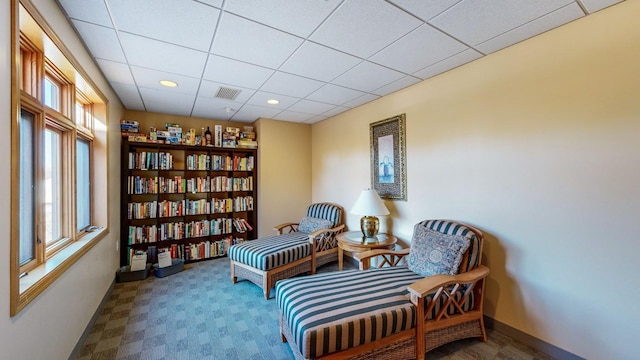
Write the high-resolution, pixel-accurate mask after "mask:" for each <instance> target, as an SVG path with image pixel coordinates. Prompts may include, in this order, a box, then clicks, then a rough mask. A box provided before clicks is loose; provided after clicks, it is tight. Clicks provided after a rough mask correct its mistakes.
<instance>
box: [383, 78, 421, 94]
mask: <svg viewBox="0 0 640 360" xmlns="http://www.w3.org/2000/svg"><path fill="white" fill-rule="evenodd" d="M420 81H422V80H421V79H418V78H416V77H413V76H405V77H403V78H402V79H399V80H396V81H394V82H392V83H390V84H387V85H385V86H383V87H381V88H378V89H375V90H373V91H372V93H374V94H376V95H380V96H384V95H387V94H391V93H393V92H396V91H398V90H400V89H403V88H406V87H408V86H411V85H413V84H416V83H419V82H420Z"/></svg>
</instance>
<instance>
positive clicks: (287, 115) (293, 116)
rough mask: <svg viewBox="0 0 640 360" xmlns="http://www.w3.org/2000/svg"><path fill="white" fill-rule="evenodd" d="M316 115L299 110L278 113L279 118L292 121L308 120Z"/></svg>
mask: <svg viewBox="0 0 640 360" xmlns="http://www.w3.org/2000/svg"><path fill="white" fill-rule="evenodd" d="M314 116H315V115H311V114H305V113H301V112H297V111H290V110H284V111H282V112H281V113H279V114H278V115H277V117H278V120H283V121H291V122H306V121H307V120H309V119H311V118H312V117H314Z"/></svg>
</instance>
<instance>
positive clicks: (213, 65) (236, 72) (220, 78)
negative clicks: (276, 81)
mask: <svg viewBox="0 0 640 360" xmlns="http://www.w3.org/2000/svg"><path fill="white" fill-rule="evenodd" d="M274 72H275V71H274V70H272V69H268V68H265V67H262V66H257V65H252V64H248V63H245V62H242V61H238V60H233V59H227V58H223V57H221V56H216V55H209V60H207V67H206V68H205V70H204V74H203V76H202V77H203V79H206V80H211V81H215V82H220V83H223V84H230V85H231V84H233V86H240V87H246V88H251V89H259V88H260V86H262V84H264V83H265V81H267V79H269V77H271V75H273V73H274Z"/></svg>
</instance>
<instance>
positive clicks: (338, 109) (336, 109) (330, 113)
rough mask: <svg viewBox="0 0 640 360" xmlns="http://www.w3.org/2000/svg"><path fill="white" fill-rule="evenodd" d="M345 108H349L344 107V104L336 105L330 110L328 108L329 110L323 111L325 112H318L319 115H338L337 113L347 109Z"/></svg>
mask: <svg viewBox="0 0 640 360" xmlns="http://www.w3.org/2000/svg"><path fill="white" fill-rule="evenodd" d="M347 110H349V108H348V107H344V106H336V107H334V108H333V109H331V110H329V111H327V112H325V113H322V114H320V115H321V116H327V117H331V116H336V115H338V114H340V113H343V112H345V111H347Z"/></svg>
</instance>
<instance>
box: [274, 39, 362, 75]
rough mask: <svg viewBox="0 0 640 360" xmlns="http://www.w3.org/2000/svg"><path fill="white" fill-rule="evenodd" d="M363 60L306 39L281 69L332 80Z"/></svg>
mask: <svg viewBox="0 0 640 360" xmlns="http://www.w3.org/2000/svg"><path fill="white" fill-rule="evenodd" d="M360 62H362V60H361V59H359V58H357V57H355V56H351V55H348V54H345V53H343V52H340V51H337V50H333V49H330V48H328V47H326V46H322V45H318V44H315V43H313V42H310V41H306V42H305V43H304V44H302V46H300V48H298V50H297V51H296V52H295V53H294V54H293V55H292V56H291V57H290V58H289V59H288V60H287V61H286V62H285V63H284V64H283V65H282V66H281V67H280V70H282V71H286V72H289V73H292V74H299V75H302V76H306V77H309V78H312V79H316V80H321V81H331V80H333V79H335V78H336V77H337V76H339V75H340V74H342V73H344V72H345V71H347V70H349V69H351V68H352V67H354V66H356V65H357V64H358V63H360Z"/></svg>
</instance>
